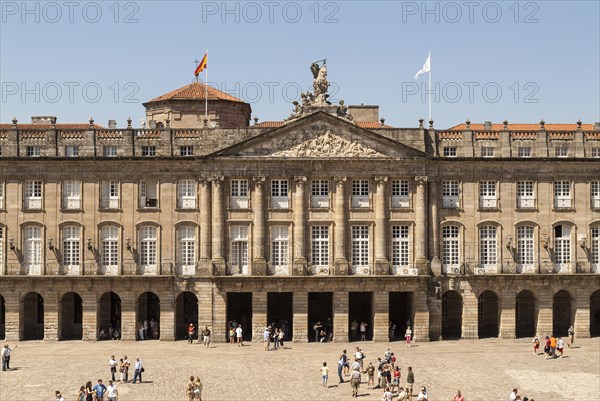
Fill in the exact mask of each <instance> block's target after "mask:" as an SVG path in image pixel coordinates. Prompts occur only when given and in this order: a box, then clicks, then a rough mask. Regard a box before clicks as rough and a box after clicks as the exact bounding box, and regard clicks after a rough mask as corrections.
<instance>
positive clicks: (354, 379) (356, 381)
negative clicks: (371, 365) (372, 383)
mask: <svg viewBox="0 0 600 401" xmlns="http://www.w3.org/2000/svg"><path fill="white" fill-rule="evenodd" d="M360 381H361V376H360V371H359V370H353V371H352V373H351V374H350V385H351V386H352V397H358V388H359V387H360Z"/></svg>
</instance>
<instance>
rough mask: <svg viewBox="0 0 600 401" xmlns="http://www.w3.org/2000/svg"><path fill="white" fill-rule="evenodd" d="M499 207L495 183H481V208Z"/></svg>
mask: <svg viewBox="0 0 600 401" xmlns="http://www.w3.org/2000/svg"><path fill="white" fill-rule="evenodd" d="M497 207H498V195H497V193H496V182H495V181H480V182H479V208H481V209H496V208H497Z"/></svg>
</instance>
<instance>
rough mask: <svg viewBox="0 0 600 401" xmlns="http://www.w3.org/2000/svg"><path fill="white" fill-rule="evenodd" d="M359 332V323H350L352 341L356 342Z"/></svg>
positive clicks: (354, 321)
mask: <svg viewBox="0 0 600 401" xmlns="http://www.w3.org/2000/svg"><path fill="white" fill-rule="evenodd" d="M357 331H358V322H357V321H356V319H355V320H353V321H352V323H350V341H354V340H356V338H357V337H356V332H357Z"/></svg>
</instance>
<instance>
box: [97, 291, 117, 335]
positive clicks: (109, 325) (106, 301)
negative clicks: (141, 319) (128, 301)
mask: <svg viewBox="0 0 600 401" xmlns="http://www.w3.org/2000/svg"><path fill="white" fill-rule="evenodd" d="M120 338H121V298H120V297H119V296H118V295H117V294H115V293H114V292H105V293H104V294H102V297H100V307H99V308H98V340H100V341H102V340H111V339H113V340H118V339H120Z"/></svg>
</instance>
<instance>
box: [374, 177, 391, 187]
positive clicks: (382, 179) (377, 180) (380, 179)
mask: <svg viewBox="0 0 600 401" xmlns="http://www.w3.org/2000/svg"><path fill="white" fill-rule="evenodd" d="M387 181H388V177H375V183H377V185H383V184H385V183H386V182H387Z"/></svg>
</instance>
